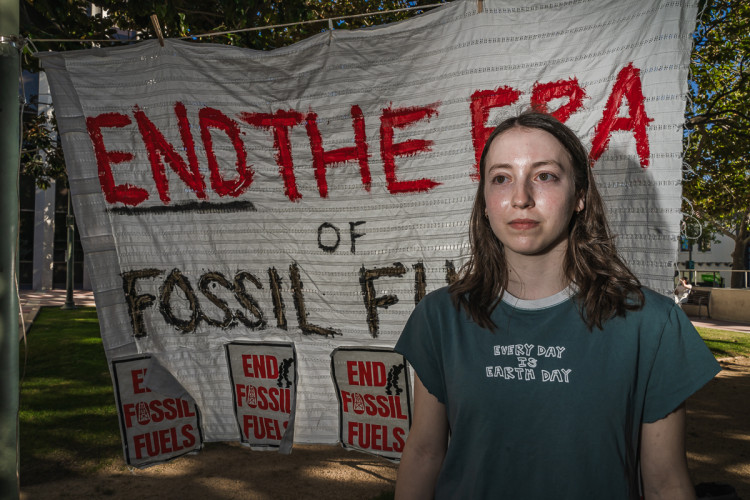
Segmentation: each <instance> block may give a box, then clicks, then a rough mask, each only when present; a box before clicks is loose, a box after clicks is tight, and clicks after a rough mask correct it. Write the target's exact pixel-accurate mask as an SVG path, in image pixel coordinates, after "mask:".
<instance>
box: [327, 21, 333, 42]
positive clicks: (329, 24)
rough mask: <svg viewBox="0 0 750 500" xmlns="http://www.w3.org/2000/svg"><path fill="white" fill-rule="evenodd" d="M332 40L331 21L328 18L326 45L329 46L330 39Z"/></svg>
mask: <svg viewBox="0 0 750 500" xmlns="http://www.w3.org/2000/svg"><path fill="white" fill-rule="evenodd" d="M332 38H333V21H331V19H330V18H328V45H331V39H332Z"/></svg>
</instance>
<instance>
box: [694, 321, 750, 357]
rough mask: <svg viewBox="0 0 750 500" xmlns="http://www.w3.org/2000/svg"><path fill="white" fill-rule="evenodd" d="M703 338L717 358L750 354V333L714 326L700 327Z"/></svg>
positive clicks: (699, 330)
mask: <svg viewBox="0 0 750 500" xmlns="http://www.w3.org/2000/svg"><path fill="white" fill-rule="evenodd" d="M698 333H700V334H701V337H703V340H704V341H705V342H706V345H707V346H708V348H709V349H711V352H712V353H713V354H714V356H716V357H717V358H728V357H734V356H750V334H748V333H742V332H732V331H729V330H714V329H713V328H698Z"/></svg>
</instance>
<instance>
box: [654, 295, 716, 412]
mask: <svg viewBox="0 0 750 500" xmlns="http://www.w3.org/2000/svg"><path fill="white" fill-rule="evenodd" d="M720 370H721V367H720V366H719V363H718V362H717V361H716V359H715V358H714V356H713V354H711V351H710V350H709V349H708V347H707V346H706V344H705V342H704V341H703V339H702V338H701V337H700V335H699V334H698V331H697V330H696V329H695V327H693V324H692V323H691V322H690V320H689V319H688V317H687V316H686V315H685V313H684V312H683V311H682V310H681V309H680V308H679V307H677V306H674V305H673V306H672V307H671V309H670V312H669V316H668V318H667V321H666V323H665V325H664V329H663V331H662V332H661V337H660V340H659V345H658V347H657V350H656V355H655V357H654V361H653V363H652V365H651V371H650V374H649V378H648V383H647V388H646V399H645V404H644V410H643V421H644V422H647V423H650V422H656V421H657V420H660V419H662V418H664V417H666V416H667V415H669V414H670V413H671V412H672V411H674V410H675V409H676V408H677V407H678V406H680V404H682V403H683V402H684V401H685V400H686V399H687V398H688V397H690V396H691V395H692V394H693V393H695V392H696V391H697V390H698V389H700V388H701V387H703V386H704V385H705V384H706V383H707V382H708V381H709V380H711V379H712V378H713V377H714V376H715V375H716V374H717V373H719V371H720Z"/></svg>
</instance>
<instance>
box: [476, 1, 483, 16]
mask: <svg viewBox="0 0 750 500" xmlns="http://www.w3.org/2000/svg"><path fill="white" fill-rule="evenodd" d="M483 4H484V0H477V14H481V13H482V12H484V5H483Z"/></svg>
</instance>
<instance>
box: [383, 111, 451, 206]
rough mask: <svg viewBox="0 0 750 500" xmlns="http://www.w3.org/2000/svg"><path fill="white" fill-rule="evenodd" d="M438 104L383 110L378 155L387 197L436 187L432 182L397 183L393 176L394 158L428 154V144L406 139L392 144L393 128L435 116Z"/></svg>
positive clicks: (394, 174) (419, 180)
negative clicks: (387, 193) (381, 164)
mask: <svg viewBox="0 0 750 500" xmlns="http://www.w3.org/2000/svg"><path fill="white" fill-rule="evenodd" d="M438 104H439V103H434V104H430V105H427V106H424V107H421V108H416V107H415V108H399V109H393V108H386V109H384V110H383V114H382V115H381V117H380V155H381V157H382V159H383V168H384V169H385V179H386V185H387V187H388V191H389V192H390V193H391V194H396V193H414V192H427V191H429V190H431V189H432V188H434V187H436V186H439V185H440V183H439V182H435V181H433V180H432V179H416V180H411V181H399V180H398V179H397V177H396V157H397V156H413V155H415V154H417V153H418V152H420V151H430V146H431V145H432V141H430V140H424V139H409V140H407V141H404V142H399V143H395V144H394V142H393V131H394V129H400V128H405V127H407V126H409V125H411V124H412V123H415V122H418V121H420V120H424V119H425V118H426V119H428V120H429V119H430V118H431V117H432V116H433V115H437V114H438V111H437V106H438Z"/></svg>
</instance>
